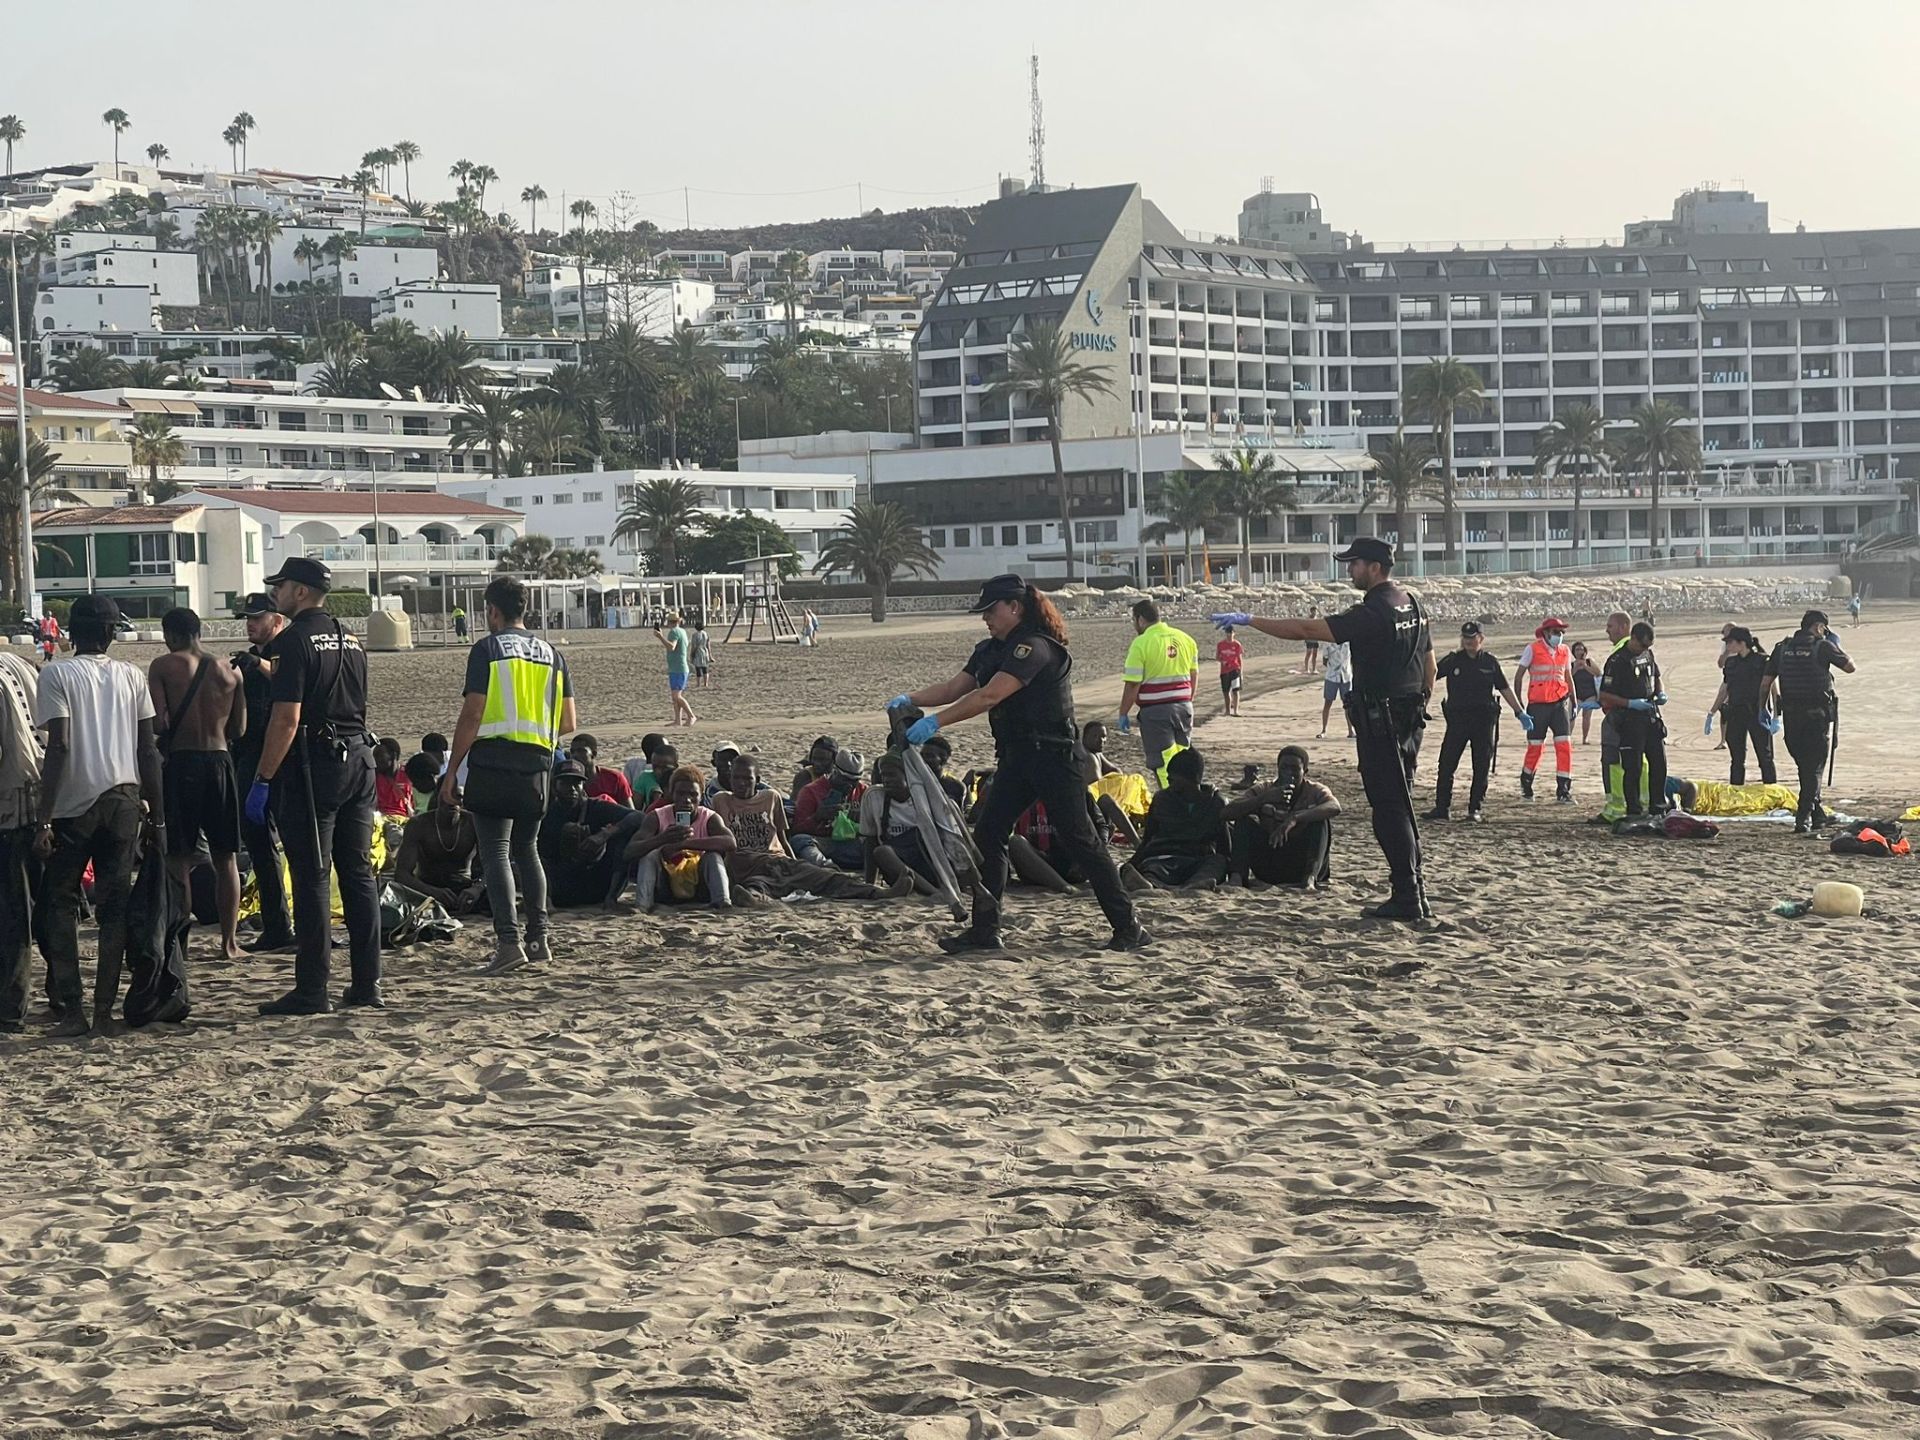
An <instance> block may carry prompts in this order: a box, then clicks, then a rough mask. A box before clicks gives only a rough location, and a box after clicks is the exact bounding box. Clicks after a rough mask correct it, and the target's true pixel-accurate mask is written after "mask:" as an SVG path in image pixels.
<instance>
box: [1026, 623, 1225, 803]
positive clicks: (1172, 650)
mask: <svg viewBox="0 0 1920 1440" xmlns="http://www.w3.org/2000/svg"><path fill="white" fill-rule="evenodd" d="M1052 603H1053V602H1052V601H1048V602H1047V604H1048V607H1049V608H1051V607H1052ZM1133 630H1134V637H1133V644H1131V645H1129V646H1128V647H1127V662H1126V669H1125V670H1124V671H1122V672H1121V673H1122V676H1123V678H1124V679H1125V681H1126V684H1125V685H1124V686H1122V687H1121V691H1120V733H1121V734H1123V735H1124V734H1126V732H1127V731H1128V730H1129V729H1131V728H1132V726H1133V718H1132V716H1131V714H1130V713H1129V712H1131V711H1132V709H1133V707H1134V705H1135V704H1136V703H1138V705H1139V706H1140V748H1141V750H1142V751H1144V752H1145V754H1146V757H1147V768H1148V769H1149V770H1156V771H1157V770H1158V769H1159V768H1160V767H1161V766H1162V765H1163V764H1165V763H1166V758H1167V752H1168V751H1169V750H1171V749H1173V748H1175V747H1176V746H1179V747H1182V748H1184V747H1186V746H1188V745H1191V744H1192V743H1193V692H1194V687H1195V684H1196V682H1197V681H1198V680H1199V678H1200V646H1199V643H1198V642H1197V641H1196V640H1195V639H1194V638H1193V637H1192V636H1191V635H1189V634H1187V632H1186V631H1184V630H1177V629H1175V628H1174V627H1173V626H1171V625H1169V624H1167V623H1166V622H1165V621H1163V620H1162V619H1161V618H1160V607H1159V606H1158V605H1156V604H1154V603H1153V601H1151V600H1136V601H1134V604H1133Z"/></svg>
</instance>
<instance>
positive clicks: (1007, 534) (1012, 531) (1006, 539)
mask: <svg viewBox="0 0 1920 1440" xmlns="http://www.w3.org/2000/svg"><path fill="white" fill-rule="evenodd" d="M1000 543H1001V544H1002V545H1003V546H1008V547H1011V546H1014V545H1018V544H1019V543H1020V527H1019V526H1018V525H1002V526H1001V527H1000Z"/></svg>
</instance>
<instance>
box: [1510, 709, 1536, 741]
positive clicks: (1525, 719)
mask: <svg viewBox="0 0 1920 1440" xmlns="http://www.w3.org/2000/svg"><path fill="white" fill-rule="evenodd" d="M1513 718H1514V719H1516V720H1518V721H1519V722H1520V728H1521V729H1522V730H1524V731H1526V732H1527V734H1529V735H1531V734H1532V733H1533V728H1534V721H1533V716H1531V715H1529V714H1527V712H1526V711H1524V710H1522V711H1521V712H1520V713H1519V714H1518V715H1516V716H1514V717H1513Z"/></svg>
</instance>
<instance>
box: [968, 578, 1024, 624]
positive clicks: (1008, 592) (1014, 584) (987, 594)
mask: <svg viewBox="0 0 1920 1440" xmlns="http://www.w3.org/2000/svg"><path fill="white" fill-rule="evenodd" d="M1026 594H1027V582H1026V581H1025V580H1023V579H1021V578H1020V576H1018V575H996V576H994V577H993V578H992V579H991V580H989V581H987V583H986V584H984V585H982V586H981V587H980V598H979V599H978V600H976V601H974V602H973V604H971V605H969V606H968V607H967V613H968V614H969V615H978V614H980V613H981V612H982V611H984V610H985V609H987V608H988V607H989V606H991V605H998V604H999V603H1000V602H1001V601H1002V600H1024V599H1025V598H1026Z"/></svg>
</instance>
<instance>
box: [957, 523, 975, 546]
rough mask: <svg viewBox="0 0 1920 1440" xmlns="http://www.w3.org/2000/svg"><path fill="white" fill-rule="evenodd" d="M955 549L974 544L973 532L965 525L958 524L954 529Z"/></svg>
mask: <svg viewBox="0 0 1920 1440" xmlns="http://www.w3.org/2000/svg"><path fill="white" fill-rule="evenodd" d="M953 544H954V548H955V549H959V550H964V549H966V548H967V547H968V546H970V545H972V544H973V532H972V530H970V529H969V528H968V527H967V526H965V525H957V526H955V527H954V531H953Z"/></svg>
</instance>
